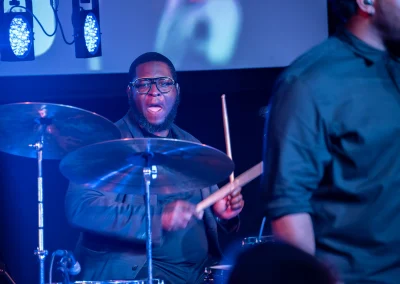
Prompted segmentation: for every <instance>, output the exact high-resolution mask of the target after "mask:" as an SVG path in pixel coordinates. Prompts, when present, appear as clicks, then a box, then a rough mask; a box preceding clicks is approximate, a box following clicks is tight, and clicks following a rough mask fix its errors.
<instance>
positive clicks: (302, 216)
mask: <svg viewBox="0 0 400 284" xmlns="http://www.w3.org/2000/svg"><path fill="white" fill-rule="evenodd" d="M272 230H273V232H274V234H275V236H276V237H278V238H280V239H283V240H285V241H286V242H288V243H290V244H293V245H294V246H296V247H298V248H300V249H302V250H304V251H306V252H308V253H309V254H312V255H313V254H314V253H315V240H314V230H313V225H312V221H311V217H310V215H309V214H306V213H299V214H290V215H286V216H283V217H281V218H278V219H276V220H275V221H273V222H272Z"/></svg>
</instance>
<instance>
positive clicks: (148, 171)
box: [143, 153, 157, 284]
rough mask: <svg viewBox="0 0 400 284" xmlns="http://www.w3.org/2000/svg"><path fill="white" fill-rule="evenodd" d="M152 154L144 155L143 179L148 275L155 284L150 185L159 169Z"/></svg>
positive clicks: (150, 282)
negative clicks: (152, 161) (152, 159)
mask: <svg viewBox="0 0 400 284" xmlns="http://www.w3.org/2000/svg"><path fill="white" fill-rule="evenodd" d="M151 156H152V154H151V153H148V154H144V155H143V157H144V158H145V160H146V167H144V168H143V178H144V182H145V187H146V190H145V205H146V237H147V239H146V252H147V262H148V266H147V273H148V279H147V280H148V283H149V284H153V249H152V226H151V207H150V183H151V180H152V179H156V178H157V167H156V166H151V164H150V157H151Z"/></svg>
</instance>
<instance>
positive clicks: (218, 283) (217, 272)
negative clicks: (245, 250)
mask: <svg viewBox="0 0 400 284" xmlns="http://www.w3.org/2000/svg"><path fill="white" fill-rule="evenodd" d="M231 268H232V265H215V266H210V267H206V268H205V270H204V274H205V276H204V283H205V284H211V283H212V284H225V283H227V281H228V277H229V273H230V272H231Z"/></svg>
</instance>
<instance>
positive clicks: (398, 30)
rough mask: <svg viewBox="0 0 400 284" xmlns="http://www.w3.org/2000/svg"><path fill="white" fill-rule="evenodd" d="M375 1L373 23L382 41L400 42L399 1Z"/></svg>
mask: <svg viewBox="0 0 400 284" xmlns="http://www.w3.org/2000/svg"><path fill="white" fill-rule="evenodd" d="M375 1H376V3H375V23H376V25H377V26H378V28H379V29H380V30H381V31H382V32H383V36H384V40H387V41H394V42H400V0H375Z"/></svg>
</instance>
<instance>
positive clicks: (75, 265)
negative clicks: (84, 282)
mask: <svg viewBox="0 0 400 284" xmlns="http://www.w3.org/2000/svg"><path fill="white" fill-rule="evenodd" d="M54 255H57V256H61V257H63V259H64V258H66V259H67V262H68V263H69V264H70V267H69V268H67V272H68V274H70V275H77V274H79V272H81V265H80V264H79V262H78V261H77V260H76V259H75V257H74V255H73V253H72V252H70V251H68V250H56V251H55V252H54Z"/></svg>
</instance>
